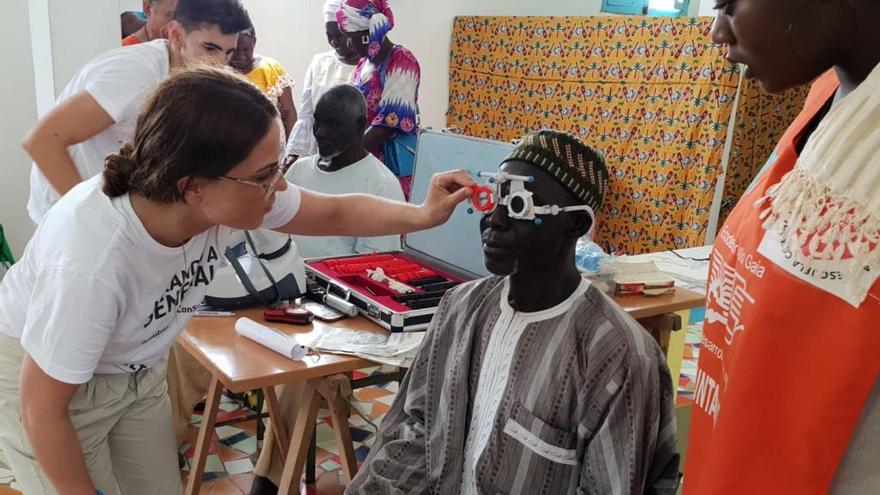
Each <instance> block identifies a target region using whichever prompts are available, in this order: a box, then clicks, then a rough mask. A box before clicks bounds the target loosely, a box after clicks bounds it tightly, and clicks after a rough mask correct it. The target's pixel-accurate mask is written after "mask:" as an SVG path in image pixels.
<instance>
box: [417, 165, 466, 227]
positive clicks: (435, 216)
mask: <svg viewBox="0 0 880 495" xmlns="http://www.w3.org/2000/svg"><path fill="white" fill-rule="evenodd" d="M475 185H476V183H475V182H474V179H473V178H472V177H471V176H470V175H469V174H468V173H467V172H465V171H463V170H454V171H451V172H443V173H440V174H434V176H433V177H431V183H430V184H429V185H428V194H427V196H426V197H425V202H424V203H422V206H421V207H420V208H419V209H420V210H421V212H422V214H423V215H424V220H423V221H424V225H423V227H422V228H424V229H430V228H432V227H436V226H437V225H440V224H442V223H444V222H446V221H447V220H449V217H450V216H452V212H453V211H454V210H455V207H456V206H458V204H459V203H461V202H462V201H464V200H466V199H467V198H469V197H470V195H471V193H472V192H473V189H472V187H473V186H475Z"/></svg>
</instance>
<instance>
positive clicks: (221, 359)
mask: <svg viewBox="0 0 880 495" xmlns="http://www.w3.org/2000/svg"><path fill="white" fill-rule="evenodd" d="M703 299H704V296H702V295H700V294H697V293H695V292H691V291H688V290H683V289H678V290H676V292H675V293H673V294H665V295H662V296H625V297H615V298H614V300H615V301H616V302H617V303H618V304H620V305H621V307H623V308H624V309H625V310H626V311H627V312H628V313H629V314H630V315H632V316H633V317H634V318H636V319H637V320H642V319H646V318H651V317H656V316H659V315H663V314H667V313H674V312H676V311H682V310H685V309H689V308H694V307H697V306H700V305H702V304H703ZM242 316H243V317H248V318H251V319H252V320H255V321H258V322H265V320H264V319H263V316H262V310H260V309H252V310H244V311H240V312H238V313H237V314H236V316H235V317H196V318H193V320H192V321H191V322H190V323H189V325H187V327H186V329H185V330H184V331H183V333H182V334H181V336H180V338H179V339H178V341H179V342H180V344H181V345H182V346H183V347H184V349H186V350H187V352H189V353H190V354H192V356H193V357H194V358H195V359H196V360H198V361H199V363H201V364H202V366H204V367H205V368H206V369H207V370H208V371H210V372H211V375H212V376H213V378H212V380H211V385H210V388H209V389H208V397H207V400H206V401H205V412H204V415H203V417H202V424H201V426H200V427H199V436H198V441H197V442H196V449H195V453H194V456H193V464H192V467H191V470H190V474H189V481H188V482H187V486H186V491H185V493H186V494H189V495H197V494H198V493H199V488H200V486H201V482H202V475H203V474H204V470H205V463H206V461H207V457H208V448H209V446H210V443H211V438H212V435H213V431H214V423H215V421H216V417H217V410H218V408H219V406H220V396H221V395H222V393H223V389H224V388H225V389H228V390H231V391H233V392H243V391H246V390H253V389H262V390H263V393H264V396H265V399H266V407H267V409H268V411H269V417H270V418H271V419H272V421H271V427H272V430H273V435H274V437H275V438H276V439H278V441H277V442H275V445H276V446H278V447H279V454H281V456H282V459H284V473H283V475H282V479H281V486H279V493H280V494H282V495H286V494H287V493H299V480H300V477H301V476H302V471H303V466H304V463H305V458H306V454H307V451H308V447H309V442H310V441H311V438H312V432H313V431H314V428H315V417H316V415H317V412H318V407H319V404H320V400H321V399H322V397H323V393H322V391H321V388H322V387H321V385H322V382H321V380H322V379H324V378H327V377H330V376H332V375H338V374H341V373H349V372H351V371H354V370H357V369H361V368H367V367H370V366H373V365H374V363H372V362H370V361H367V360H365V359H361V358H356V357H351V356H341V355H337V354H322V355H321V359H320V360H318V361H314V360H313V359H311V358H307V359H306V360H304V361H291V360H290V359H287V358H285V357H283V356H281V355H279V354H276V353H275V352H273V351H271V350H269V349H267V348H265V347H263V346H261V345H259V344H257V343H255V342H252V341H250V340H248V339H246V338H244V337H240V336H238V335H237V334H236V333H235V320H236V319H237V318H238V317H242ZM268 325H270V326H272V327H274V328H278V329H281V330H284V331H285V332H287V333H288V334H294V333H297V334H311V333H315V332H321V331H323V329H324V327H325V326H327V325H325V324H323V323H320V322H317V321H316V322H315V324H314V325H309V326H295V325H285V324H275V323H269V324H268ZM330 325H331V326H335V327H343V328H349V329H353V330H362V331H366V332H385V330H383V329H382V328H380V327H379V326H377V325H375V324H373V323H372V322H370V321H368V320H366V319H364V318H363V317H357V318H351V319H348V320H341V321H336V322H333V323H332V324H330ZM301 381H302V382H306V392H307V393H306V394H305V395H304V397H306V399H305V400H303V402H302V404H301V405H300V409H299V411H298V414H297V421H296V425H295V426H294V431H293V432H292V434H288V432H286V431H284V430H285V428H284V421H275V418H276V417H280V414H281V412H280V410H279V406H278V398H277V396H276V395H275V388H274V387H275V386H276V385H283V384H287V383H294V382H301ZM324 398H327V397H324ZM343 402H344V401H343ZM343 402H340V401H339V400H335V399H334V398H332V397H331V398H330V400H328V406H329V409H330V412H331V416H332V417H333V428H334V434H335V436H336V441H337V443H338V444H339V447H340V459H341V460H342V464H343V471H344V473H345V476H346V478H347V479H348V480H349V481H350V480H351V477H353V476H354V473H355V471H356V470H357V462H356V460H355V459H354V453H353V452H352V443H351V436H350V435H351V433H350V431H349V429H348V427H347V426H348V410H349V408H348V405H347V403H343ZM343 425H344V426H345V427H343ZM289 490H290V491H291V492H289Z"/></svg>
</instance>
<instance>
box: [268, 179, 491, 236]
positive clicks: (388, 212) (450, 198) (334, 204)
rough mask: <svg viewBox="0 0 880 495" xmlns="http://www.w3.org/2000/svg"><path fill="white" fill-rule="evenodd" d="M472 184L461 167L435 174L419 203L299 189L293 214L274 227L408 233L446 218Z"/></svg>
mask: <svg viewBox="0 0 880 495" xmlns="http://www.w3.org/2000/svg"><path fill="white" fill-rule="evenodd" d="M474 185H475V184H474V180H473V179H472V178H471V176H470V175H468V174H467V173H466V172H463V171H461V170H457V171H455V172H444V173H442V174H436V175H434V177H432V178H431V184H430V185H429V186H428V194H427V196H426V197H425V202H424V203H423V204H422V205H421V206H415V205H412V204H408V203H399V202H397V201H390V200H387V199H383V198H379V197H376V196H369V195H366V194H346V195H343V196H330V195H326V194H319V193H316V192H313V191H309V190H307V189H302V190H301V191H300V193H301V195H302V199H301V202H300V207H299V211H298V212H297V214H296V216H295V217H293V219H292V220H291V221H290V222H288V223H287V224H286V225H283V226H281V227H278V228H277V229H275V230H277V231H279V232H283V233H285V234H293V235H311V236H328V235H334V236H344V237H378V236H384V235H392V234H394V235H397V234H408V233H410V232H415V231H418V230H425V229H430V228H432V227H436V226H437V225H440V224H441V223H443V222H445V221H446V220H448V219H449V217H450V216H451V215H452V211H453V210H455V207H456V205H458V204H459V203H461V202H462V201H463V200H465V199H467V197H468V196H470V195H471V191H472V189H471V187H472V186H474ZM290 187H295V186H292V185H291V186H290Z"/></svg>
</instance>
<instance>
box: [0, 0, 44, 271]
mask: <svg viewBox="0 0 880 495" xmlns="http://www.w3.org/2000/svg"><path fill="white" fill-rule="evenodd" d="M0 60H3V63H4V65H5V66H6V70H5V71H4V75H3V77H0V95H2V98H3V104H2V108H3V112H2V115H0V160H2V162H0V171H2V176H0V223H2V224H3V229H4V230H5V231H6V238H7V240H8V241H9V244H10V245H11V246H12V251H13V253H14V254H15V258H16V259H18V258H19V257H20V256H21V253H22V250H23V249H24V246H25V244H27V241H28V239H30V237H31V234H32V233H33V230H34V226H33V223H32V222H31V219H30V217H28V215H27V212H26V211H25V204H26V203H27V197H28V177H29V173H30V161H29V160H28V159H27V157H26V156H25V154H24V152H23V151H22V150H21V141H22V138H24V135H25V133H27V131H28V129H30V127H31V125H33V123H34V121H35V120H36V117H37V106H36V97H35V94H34V65H33V61H32V58H31V36H30V23H29V22H28V2H27V0H8V1H4V2H3V15H2V16H0Z"/></svg>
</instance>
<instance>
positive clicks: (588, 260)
mask: <svg viewBox="0 0 880 495" xmlns="http://www.w3.org/2000/svg"><path fill="white" fill-rule="evenodd" d="M605 256H606V254H605V251H603V250H602V248H601V247H600V246H599V245H598V244H596V243H595V242H593V241H592V240H591V239H588V238H587V237H581V238H580V239H578V241H577V246H576V247H575V251H574V262H575V264H576V265H577V266H578V267H579V268H581V269H583V270H586V271H588V272H590V273H598V272H599V264H600V263H601V261H602V258H604V257H605Z"/></svg>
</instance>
